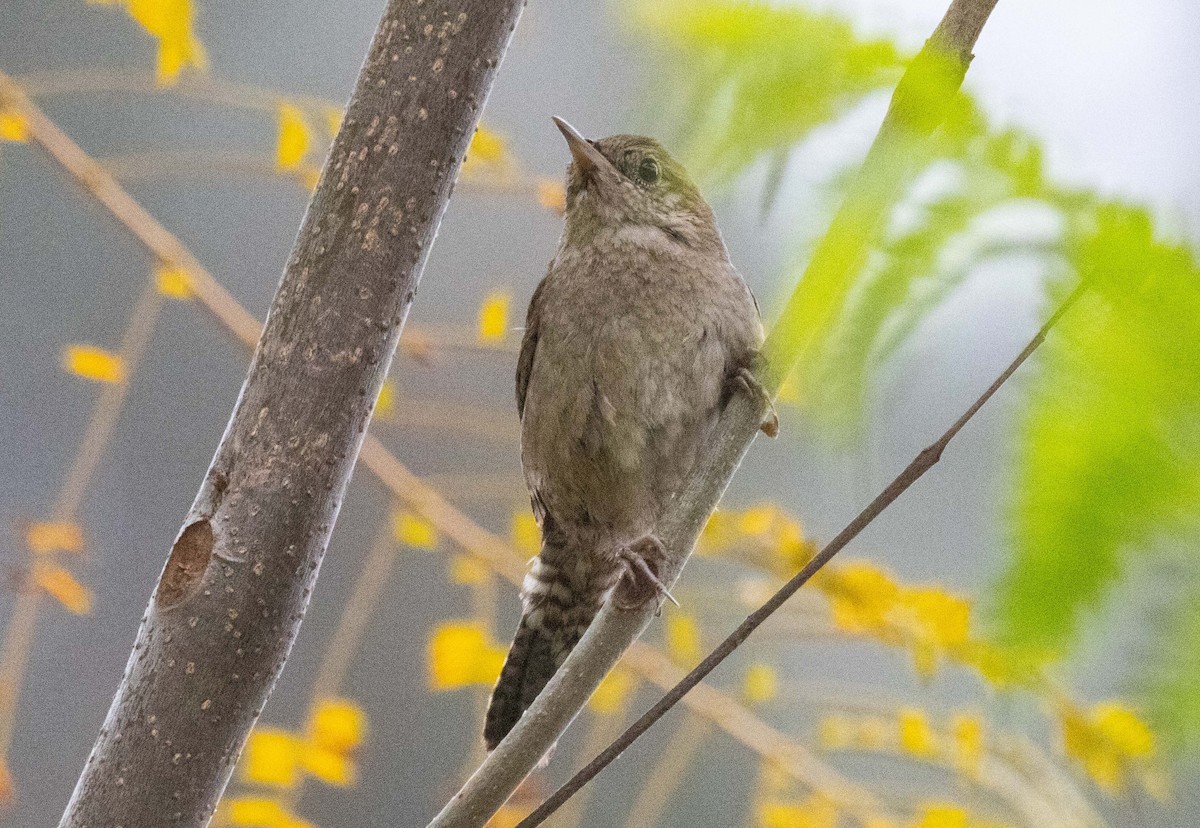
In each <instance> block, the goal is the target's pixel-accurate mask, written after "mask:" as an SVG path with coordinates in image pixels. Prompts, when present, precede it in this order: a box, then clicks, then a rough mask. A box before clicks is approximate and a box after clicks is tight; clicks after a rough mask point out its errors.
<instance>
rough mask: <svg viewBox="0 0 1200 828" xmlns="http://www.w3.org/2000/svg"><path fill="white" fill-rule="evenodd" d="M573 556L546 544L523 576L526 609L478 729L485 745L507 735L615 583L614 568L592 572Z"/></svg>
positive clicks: (563, 659)
mask: <svg viewBox="0 0 1200 828" xmlns="http://www.w3.org/2000/svg"><path fill="white" fill-rule="evenodd" d="M572 557H573V556H572V555H570V554H568V553H566V552H565V550H563V549H561V548H553V547H550V546H547V547H545V548H544V549H543V550H542V554H541V555H540V556H539V557H538V558H537V559H536V560H535V561H534V564H533V568H532V569H531V570H530V572H529V574H528V575H526V576H525V586H524V590H523V592H524V600H525V612H524V614H523V615H522V616H521V623H520V624H518V625H517V634H516V636H515V637H514V638H513V643H512V647H510V648H509V651H508V658H507V659H505V661H504V668H503V669H502V670H501V671H500V680H499V681H498V682H497V683H496V689H494V690H493V691H492V700H491V702H490V703H489V704H488V711H487V720H486V722H485V723H484V728H483V739H484V741H485V742H486V743H487V749H488V750H492V749H494V748H495V747H496V745H498V744H500V740H501V739H503V738H504V737H505V736H507V735H508V732H509V731H510V730H512V729H513V726H514V725H516V723H517V721H518V720H519V719H520V718H521V715H522V714H523V713H524V712H525V710H526V709H527V708H528V707H529V705H531V704H533V700H534V699H536V698H537V696H538V693H540V692H542V688H543V687H545V686H546V683H547V682H548V681H550V677H551V676H553V675H554V673H555V672H556V671H557V670H558V668H559V666H561V665H562V663H563V662H564V661H566V658H567V656H568V655H570V653H571V650H573V649H574V648H575V645H576V644H578V643H579V639H580V638H581V637H583V633H584V632H585V631H586V630H587V628H588V625H589V624H591V623H592V619H593V618H595V617H596V613H597V612H598V611H599V610H600V606H601V604H603V603H604V598H605V596H606V595H607V594H608V591H609V589H611V587H612V585H613V583H615V580H616V576H617V574H618V573H617V572H616V571H615V570H611V571H609V570H610V568H609V567H603V568H604V569H605V570H606V571H605V572H604V573H593V572H590V571H588V570H590V569H592V567H587V566H586V565H585V566H580V565H579V563H578V562H577V561H573V560H571V558H572ZM556 563H558V564H564V565H567V568H566V569H564V568H562V566H559V565H556ZM597 576H599V577H597Z"/></svg>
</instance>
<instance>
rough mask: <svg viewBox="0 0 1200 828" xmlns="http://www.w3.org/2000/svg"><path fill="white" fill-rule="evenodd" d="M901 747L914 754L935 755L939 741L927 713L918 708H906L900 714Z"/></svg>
mask: <svg viewBox="0 0 1200 828" xmlns="http://www.w3.org/2000/svg"><path fill="white" fill-rule="evenodd" d="M899 725H900V749H901V750H903V751H904V752H905V753H909V754H912V755H913V756H933V755H934V754H935V753H937V741H936V740H935V739H934V736H933V730H932V729H931V728H930V727H929V720H928V719H927V718H926V717H925V713H924V712H923V711H921V710H917V709H916V708H911V707H909V708H904V709H903V710H901V711H900V715H899Z"/></svg>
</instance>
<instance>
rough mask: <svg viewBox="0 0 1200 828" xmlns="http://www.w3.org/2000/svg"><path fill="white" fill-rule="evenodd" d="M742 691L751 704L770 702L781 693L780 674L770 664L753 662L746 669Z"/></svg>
mask: <svg viewBox="0 0 1200 828" xmlns="http://www.w3.org/2000/svg"><path fill="white" fill-rule="evenodd" d="M742 693H743V694H744V695H745V696H746V701H748V702H750V703H751V704H762V703H763V702H769V701H771V700H772V699H774V698H775V697H776V696H777V695H778V694H779V676H778V675H777V674H776V672H775V668H774V667H772V666H771V665H769V664H752V665H750V669H749V670H747V671H746V680H745V682H743V684H742Z"/></svg>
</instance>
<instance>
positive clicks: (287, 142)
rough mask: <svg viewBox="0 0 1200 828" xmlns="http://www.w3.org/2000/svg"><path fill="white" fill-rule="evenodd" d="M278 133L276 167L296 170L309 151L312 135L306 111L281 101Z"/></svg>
mask: <svg viewBox="0 0 1200 828" xmlns="http://www.w3.org/2000/svg"><path fill="white" fill-rule="evenodd" d="M276 117H277V123H278V129H279V132H278V135H277V137H276V142H275V168H276V169H277V170H280V171H285V170H294V169H296V168H297V167H299V166H300V162H301V161H302V160H303V159H304V156H305V155H306V154H307V153H308V145H309V143H310V141H311V137H310V135H309V131H308V123H307V122H306V121H305V120H304V113H303V112H301V111H300V109H299V108H298V107H296V106H293V105H292V104H289V103H281V104H280V105H279V108H278V109H277V111H276Z"/></svg>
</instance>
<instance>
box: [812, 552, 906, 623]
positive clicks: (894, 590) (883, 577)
mask: <svg viewBox="0 0 1200 828" xmlns="http://www.w3.org/2000/svg"><path fill="white" fill-rule="evenodd" d="M818 585H819V587H820V589H821V590H822V591H823V592H824V593H825V594H826V595H827V596H828V597H829V599H830V601H831V602H832V604H833V623H834V624H835V625H836V626H837V627H838V629H840V630H843V631H845V632H849V633H853V634H861V633H872V634H881V633H885V632H886V631H887V629H888V613H889V612H891V610H892V607H893V606H894V604H895V601H896V597H897V595H898V594H899V587H897V586H896V584H895V583H894V582H893V581H892V579H891V578H890V577H888V575H887V574H886V573H884V572H883V570H881V569H878V568H876V567H874V566H872V565H870V564H868V563H861V562H859V563H852V564H848V565H846V566H844V567H841V568H840V569H837V570H833V571H830V572H829V573H828V574H827V575H826V576H825V577H824V578H822V579H821V580H820V581H819V583H818Z"/></svg>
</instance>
